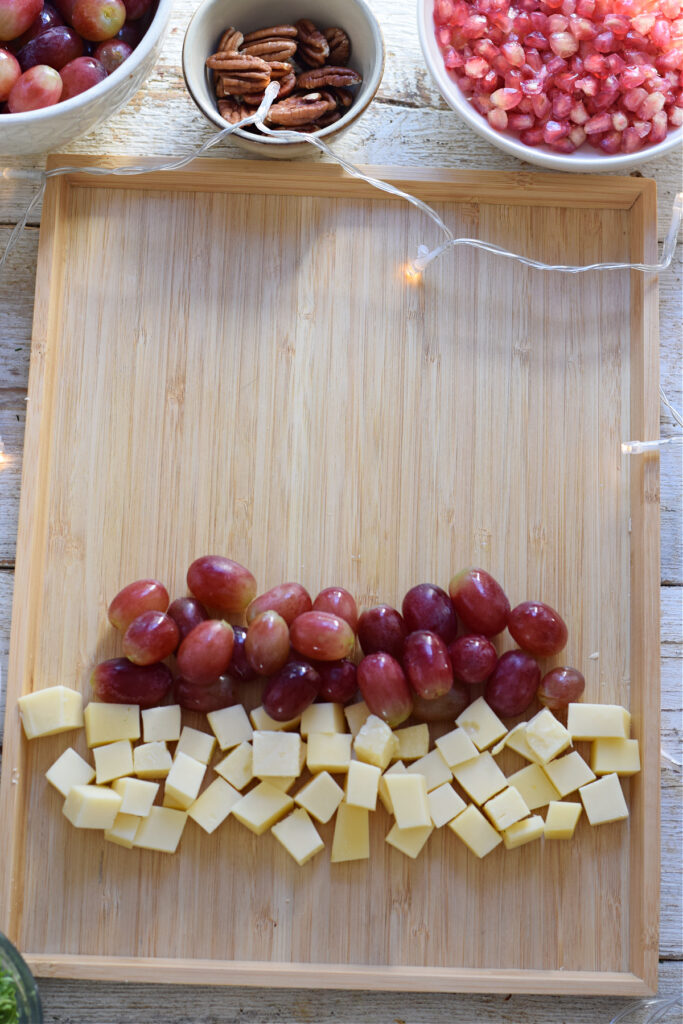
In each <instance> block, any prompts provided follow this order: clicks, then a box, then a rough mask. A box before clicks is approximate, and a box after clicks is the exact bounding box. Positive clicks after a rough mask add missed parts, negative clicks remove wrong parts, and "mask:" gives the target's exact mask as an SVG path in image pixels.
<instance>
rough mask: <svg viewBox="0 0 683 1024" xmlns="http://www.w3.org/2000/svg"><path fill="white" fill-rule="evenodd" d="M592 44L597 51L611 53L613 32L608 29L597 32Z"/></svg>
mask: <svg viewBox="0 0 683 1024" xmlns="http://www.w3.org/2000/svg"><path fill="white" fill-rule="evenodd" d="M593 46H594V47H595V49H596V50H597V51H598V53H611V51H612V50H613V49H614V32H610V31H609V29H608V30H607V31H606V32H598V34H597V36H596V37H595V39H594V40H593Z"/></svg>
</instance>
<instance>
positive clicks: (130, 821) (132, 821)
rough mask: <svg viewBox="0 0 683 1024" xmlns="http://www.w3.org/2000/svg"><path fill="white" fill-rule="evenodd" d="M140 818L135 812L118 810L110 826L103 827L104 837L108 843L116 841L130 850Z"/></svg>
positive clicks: (118, 844)
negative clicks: (129, 812) (126, 812)
mask: <svg viewBox="0 0 683 1024" xmlns="http://www.w3.org/2000/svg"><path fill="white" fill-rule="evenodd" d="M141 820H142V819H141V818H139V817H138V816H137V814H123V813H122V812H119V813H118V814H117V815H116V817H115V818H114V824H113V825H112V827H111V828H105V830H104V838H105V839H106V840H108V842H110V843H116V845H117V846H125V848H126V849H127V850H131V849H132V848H133V843H134V842H135V836H136V835H137V832H138V829H139V827H140V821H141Z"/></svg>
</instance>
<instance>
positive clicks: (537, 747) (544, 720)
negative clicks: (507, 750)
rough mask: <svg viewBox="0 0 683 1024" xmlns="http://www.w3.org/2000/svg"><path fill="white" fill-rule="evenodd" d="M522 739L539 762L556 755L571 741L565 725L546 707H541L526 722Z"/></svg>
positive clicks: (543, 762) (548, 759)
mask: <svg viewBox="0 0 683 1024" xmlns="http://www.w3.org/2000/svg"><path fill="white" fill-rule="evenodd" d="M524 739H525V740H526V742H527V744H528V745H529V747H530V748H531V750H532V751H533V752H534V754H536V756H537V758H538V759H539V762H540V763H541V764H545V763H546V762H547V761H551V760H552V759H553V758H554V757H557V755H558V754H561V753H562V751H563V750H566V749H567V747H568V746H570V745H571V741H572V739H571V736H570V735H569V733H568V732H567V730H566V729H565V727H564V726H563V725H562V723H561V722H558V720H557V719H556V718H555V716H554V714H553V713H552V711H550V710H549V709H548V708H543V710H542V711H539V712H538V714H537V715H534V717H533V718H532V719H531V721H529V722H527V726H526V729H525V730H524Z"/></svg>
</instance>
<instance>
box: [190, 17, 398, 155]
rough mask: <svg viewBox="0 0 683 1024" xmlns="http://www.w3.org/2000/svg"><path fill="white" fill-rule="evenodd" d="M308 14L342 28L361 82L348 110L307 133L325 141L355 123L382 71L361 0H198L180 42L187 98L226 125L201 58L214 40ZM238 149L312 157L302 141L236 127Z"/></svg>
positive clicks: (375, 30) (371, 21)
mask: <svg viewBox="0 0 683 1024" xmlns="http://www.w3.org/2000/svg"><path fill="white" fill-rule="evenodd" d="M300 18H310V19H311V21H313V22H315V24H316V25H318V26H320V27H321V28H323V29H324V28H332V27H333V26H334V27H339V28H343V29H344V31H345V32H346V33H347V35H348V37H349V39H350V40H351V58H350V60H349V66H350V67H352V68H354V69H355V70H356V71H359V72H360V74H361V75H362V76H363V82H362V84H361V85H360V86H359V87H358V89H357V90H355V89H354V92H355V95H356V99H355V101H354V103H353V105H352V106H351V107H349V109H348V111H347V112H346V113H345V114H344V115H343V116H342V117H341V118H340V119H339V120H338V121H336V122H335V123H334V124H331V125H328V127H327V128H321V129H320V131H318V132H314V133H312V134H314V135H316V136H317V137H319V138H322V139H325V140H326V141H327V142H329V141H331V138H333V137H334V136H336V135H339V134H340V132H343V131H344V130H345V129H346V128H348V127H349V125H351V124H353V122H354V121H356V120H357V119H358V118H359V117H360V116H361V114H362V113H363V111H364V110H366V109H367V108H368V106H369V105H370V102H371V101H372V99H373V97H374V95H375V93H376V92H377V90H378V88H379V83H380V82H381V80H382V73H383V71H384V41H383V39H382V33H381V31H380V27H379V24H378V22H377V19H376V18H375V16H374V14H373V13H372V11H371V10H370V7H369V6H368V4H367V3H366V2H365V0H203V3H202V4H200V6H199V7H198V9H197V10H196V11H195V14H194V16H193V18H192V20H191V21H190V24H189V26H188V28H187V32H186V33H185V42H184V43H183V74H184V76H185V84H186V85H187V88H188V91H189V93H190V96H191V97H192V99H193V100H194V102H195V103H196V104H197V106H198V107H199V109H200V110H201V112H202V113H203V114H204V116H205V117H207V118H208V120H209V121H211V122H212V123H213V124H215V125H216V126H217V127H218V128H226V127H227V124H228V122H227V121H224V120H223V118H222V117H221V116H220V114H219V113H218V105H217V102H216V97H215V94H214V91H213V84H212V81H211V78H212V76H211V74H210V72H209V70H208V68H207V67H206V58H207V57H210V56H211V54H212V53H215V52H216V47H217V45H218V40H219V39H220V37H221V35H222V33H223V32H224V31H225V29H226V28H228V27H229V26H231V25H234V26H235V28H238V29H239V30H240V32H243V33H247V32H253V31H255V30H256V29H259V28H267V27H268V26H269V25H282V24H283V23H287V24H294V22H296V21H298V20H299V19H300ZM234 138H235V141H237V142H238V143H239V144H240V145H241V146H242V147H243V148H244V149H248V150H249V151H250V152H251V153H253V154H255V155H257V156H269V157H283V158H285V159H289V158H291V157H298V156H312V155H313V154H314V153H315V152H316V150H315V149H314V148H313V146H311V145H310V144H308V143H306V142H298V143H297V142H286V141H284V140H283V139H277V138H272V137H268V136H267V135H254V134H252V133H251V132H246V131H244V130H243V129H241V128H238V129H237V131H236V132H235V133H234Z"/></svg>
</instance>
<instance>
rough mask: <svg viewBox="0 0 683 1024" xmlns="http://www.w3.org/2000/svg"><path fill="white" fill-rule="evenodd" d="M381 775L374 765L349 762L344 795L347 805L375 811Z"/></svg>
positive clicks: (362, 762)
mask: <svg viewBox="0 0 683 1024" xmlns="http://www.w3.org/2000/svg"><path fill="white" fill-rule="evenodd" d="M381 774H382V773H381V772H380V770H379V768H378V767H377V766H376V765H374V764H366V763H365V761H351V762H349V771H348V774H347V776H346V789H345V793H344V798H345V800H346V802H347V804H352V805H353V806H354V807H365V808H367V810H368V811H374V810H375V808H376V806H377V789H378V787H379V780H380V776H381Z"/></svg>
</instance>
